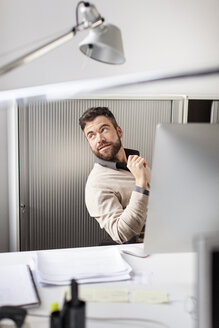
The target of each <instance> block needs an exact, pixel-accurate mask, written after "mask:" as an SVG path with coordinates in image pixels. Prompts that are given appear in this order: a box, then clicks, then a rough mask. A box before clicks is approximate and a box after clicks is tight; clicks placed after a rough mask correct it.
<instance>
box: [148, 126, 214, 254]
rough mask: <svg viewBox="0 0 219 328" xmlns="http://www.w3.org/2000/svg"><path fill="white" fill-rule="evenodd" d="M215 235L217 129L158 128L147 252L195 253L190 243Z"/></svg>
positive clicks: (149, 209)
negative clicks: (206, 234) (197, 238)
mask: <svg viewBox="0 0 219 328" xmlns="http://www.w3.org/2000/svg"><path fill="white" fill-rule="evenodd" d="M215 230H216V231H219V124H207V123H206V124H198V123H194V124H161V125H158V126H157V130H156V138H155V148H154V155H153V163H152V177H151V191H150V197H149V205H148V215H147V220H146V228H145V237H144V248H145V251H146V252H147V253H149V254H151V253H162V252H187V251H194V245H193V240H194V238H195V237H196V236H197V235H199V234H200V233H205V232H211V231H215Z"/></svg>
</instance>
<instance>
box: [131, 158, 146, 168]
mask: <svg viewBox="0 0 219 328" xmlns="http://www.w3.org/2000/svg"><path fill="white" fill-rule="evenodd" d="M141 164H142V165H143V166H144V167H146V166H147V163H146V161H145V159H144V158H143V157H140V156H138V155H130V156H129V157H128V163H127V166H128V165H130V166H132V165H141Z"/></svg>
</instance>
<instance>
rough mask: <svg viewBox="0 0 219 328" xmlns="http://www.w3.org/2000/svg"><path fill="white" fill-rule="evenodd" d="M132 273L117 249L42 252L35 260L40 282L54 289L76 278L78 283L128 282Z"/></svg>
mask: <svg viewBox="0 0 219 328" xmlns="http://www.w3.org/2000/svg"><path fill="white" fill-rule="evenodd" d="M131 271H132V268H131V267H130V265H129V264H128V263H127V262H126V261H125V260H124V259H123V258H122V257H121V255H120V253H119V250H118V249H117V248H114V247H108V248H104V249H102V248H96V249H86V250H85V249H83V250H75V249H74V250H64V251H40V252H38V253H37V258H36V273H37V276H38V280H39V282H41V283H47V284H54V285H66V284H69V283H70V280H71V279H73V278H74V279H76V280H77V282H78V283H90V282H106V281H119V280H127V279H130V278H131V277H130V273H131Z"/></svg>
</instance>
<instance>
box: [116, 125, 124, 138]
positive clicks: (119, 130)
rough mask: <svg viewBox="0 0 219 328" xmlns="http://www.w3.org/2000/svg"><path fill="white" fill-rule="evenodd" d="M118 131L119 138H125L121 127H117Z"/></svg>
mask: <svg viewBox="0 0 219 328" xmlns="http://www.w3.org/2000/svg"><path fill="white" fill-rule="evenodd" d="M116 130H117V133H118V136H119V137H120V138H122V136H123V132H122V129H121V128H120V126H117V128H116Z"/></svg>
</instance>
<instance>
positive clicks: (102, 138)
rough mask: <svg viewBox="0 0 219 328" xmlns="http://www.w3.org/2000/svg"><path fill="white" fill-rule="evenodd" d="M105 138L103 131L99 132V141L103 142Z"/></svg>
mask: <svg viewBox="0 0 219 328" xmlns="http://www.w3.org/2000/svg"><path fill="white" fill-rule="evenodd" d="M104 140H105V138H104V136H103V135H102V133H97V142H98V143H101V142H103V141H104Z"/></svg>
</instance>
